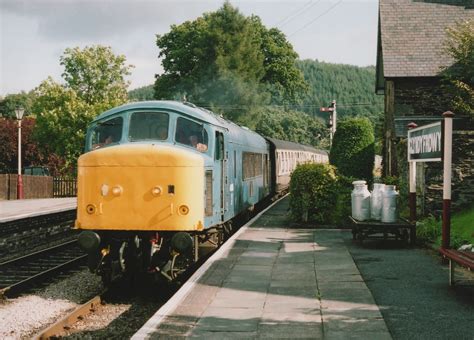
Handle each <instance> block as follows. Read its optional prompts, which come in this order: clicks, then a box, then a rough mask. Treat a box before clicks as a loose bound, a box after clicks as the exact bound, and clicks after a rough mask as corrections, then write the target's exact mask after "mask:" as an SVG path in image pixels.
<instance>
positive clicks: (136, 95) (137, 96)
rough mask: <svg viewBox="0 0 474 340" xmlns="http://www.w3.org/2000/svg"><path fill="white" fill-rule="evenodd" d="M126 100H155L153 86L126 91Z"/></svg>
mask: <svg viewBox="0 0 474 340" xmlns="http://www.w3.org/2000/svg"><path fill="white" fill-rule="evenodd" d="M128 99H129V100H130V101H133V102H136V101H143V100H153V99H155V90H154V88H153V85H147V86H142V87H139V88H137V89H134V90H130V91H128Z"/></svg>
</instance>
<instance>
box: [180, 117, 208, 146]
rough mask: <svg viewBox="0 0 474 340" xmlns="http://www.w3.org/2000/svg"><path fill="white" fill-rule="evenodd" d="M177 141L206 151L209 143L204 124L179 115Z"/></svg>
mask: <svg viewBox="0 0 474 340" xmlns="http://www.w3.org/2000/svg"><path fill="white" fill-rule="evenodd" d="M175 141H176V143H179V144H183V145H185V146H189V147H192V148H194V149H196V150H197V151H199V152H206V151H207V149H208V145H209V139H208V136H207V131H206V129H205V128H204V126H203V125H202V124H198V123H196V122H194V121H192V120H189V119H186V118H182V117H179V118H178V121H177V123H176V135H175Z"/></svg>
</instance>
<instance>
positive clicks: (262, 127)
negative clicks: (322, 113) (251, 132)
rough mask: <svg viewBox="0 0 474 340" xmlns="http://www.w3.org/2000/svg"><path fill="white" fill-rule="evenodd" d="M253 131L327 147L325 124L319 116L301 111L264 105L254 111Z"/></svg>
mask: <svg viewBox="0 0 474 340" xmlns="http://www.w3.org/2000/svg"><path fill="white" fill-rule="evenodd" d="M254 115H255V117H257V118H256V121H257V123H256V125H255V127H254V126H252V125H249V126H250V127H252V128H255V131H256V132H258V133H260V134H262V135H264V136H267V137H272V138H277V139H282V140H287V141H291V142H296V143H301V144H306V145H313V146H315V147H319V148H328V146H329V136H328V130H327V129H326V126H325V125H324V123H323V122H322V120H321V119H319V118H312V117H310V116H308V115H307V114H305V113H303V112H297V111H288V110H283V109H279V108H270V107H264V108H260V109H257V110H256V111H255V114H254Z"/></svg>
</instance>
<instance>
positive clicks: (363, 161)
mask: <svg viewBox="0 0 474 340" xmlns="http://www.w3.org/2000/svg"><path fill="white" fill-rule="evenodd" d="M373 131H374V129H373V127H372V124H371V122H370V120H368V119H367V118H347V119H344V120H342V121H341V122H339V124H338V126H337V130H336V133H335V134H334V140H333V143H332V146H331V152H330V153H329V163H331V164H332V165H334V166H336V167H337V169H338V171H339V172H340V173H341V174H342V175H344V176H347V177H354V178H358V179H364V180H366V181H367V183H369V184H371V183H372V182H373V173H372V172H373V169H374V159H375V151H374V132H373Z"/></svg>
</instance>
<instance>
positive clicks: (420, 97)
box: [392, 78, 474, 215]
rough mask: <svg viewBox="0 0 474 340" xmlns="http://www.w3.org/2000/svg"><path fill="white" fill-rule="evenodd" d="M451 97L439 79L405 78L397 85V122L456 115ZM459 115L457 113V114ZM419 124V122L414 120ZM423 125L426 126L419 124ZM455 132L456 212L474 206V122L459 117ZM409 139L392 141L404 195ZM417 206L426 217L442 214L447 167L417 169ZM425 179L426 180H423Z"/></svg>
mask: <svg viewBox="0 0 474 340" xmlns="http://www.w3.org/2000/svg"><path fill="white" fill-rule="evenodd" d="M450 99H451V98H449V96H448V95H447V94H446V93H445V91H443V89H442V84H441V83H440V82H439V80H437V79H436V78H403V79H397V80H396V81H395V82H394V118H395V119H396V118H397V117H414V118H416V117H420V116H424V117H426V116H431V117H439V118H441V115H442V113H443V112H445V111H453V109H452V107H451V106H450ZM453 112H454V113H456V112H455V111H453ZM414 121H415V122H416V119H414ZM419 123H420V124H419V125H424V124H425V123H421V122H419ZM454 130H455V131H454V132H453V168H452V207H453V210H454V211H457V210H460V209H462V208H464V207H466V206H471V205H473V204H474V122H473V120H469V119H467V118H462V117H459V116H456V117H455V121H454ZM405 138H406V137H405ZM405 138H401V139H400V138H397V139H394V140H392V143H393V146H394V149H396V156H395V157H396V159H397V169H396V172H395V173H396V174H399V178H400V181H399V182H400V185H401V188H400V191H401V192H402V193H407V192H408V190H407V188H406V187H407V186H408V180H407V179H408V173H407V172H408V162H407V145H406V139H405ZM417 173H418V176H417V180H418V181H419V182H424V183H419V182H418V183H417V195H418V196H419V200H418V202H417V205H418V211H419V212H421V213H422V214H424V215H426V214H436V215H437V214H439V213H440V212H441V211H442V197H443V196H442V195H443V163H442V162H429V163H423V164H419V165H418V167H417ZM423 179H424V180H423Z"/></svg>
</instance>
